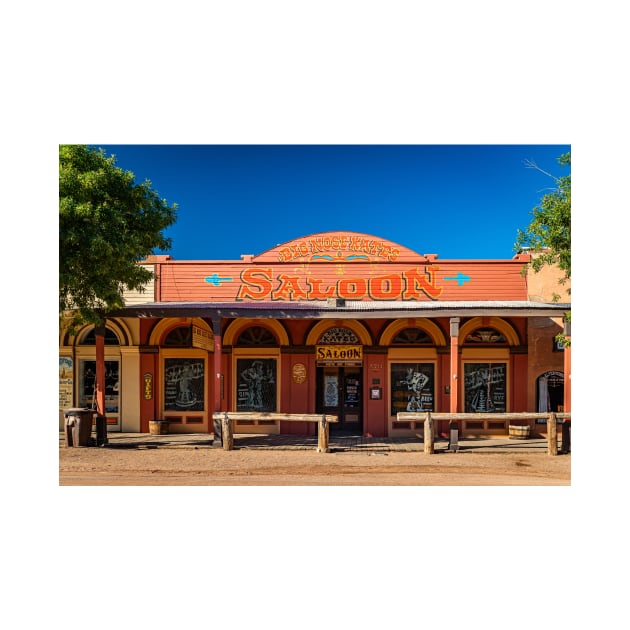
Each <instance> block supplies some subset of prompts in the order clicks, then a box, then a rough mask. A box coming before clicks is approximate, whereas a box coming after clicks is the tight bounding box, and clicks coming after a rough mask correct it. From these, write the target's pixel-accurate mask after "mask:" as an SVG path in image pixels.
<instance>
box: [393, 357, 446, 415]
mask: <svg viewBox="0 0 630 630" xmlns="http://www.w3.org/2000/svg"><path fill="white" fill-rule="evenodd" d="M390 382H391V390H392V398H391V414H392V415H393V416H395V415H396V414H397V413H398V412H399V411H434V410H435V409H434V402H433V401H434V396H435V366H434V365H433V363H392V365H391V381H390Z"/></svg>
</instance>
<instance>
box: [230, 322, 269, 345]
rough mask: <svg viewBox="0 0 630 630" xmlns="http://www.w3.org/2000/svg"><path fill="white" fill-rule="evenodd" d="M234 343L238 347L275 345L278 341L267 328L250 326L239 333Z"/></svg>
mask: <svg viewBox="0 0 630 630" xmlns="http://www.w3.org/2000/svg"><path fill="white" fill-rule="evenodd" d="M236 345H237V346H239V347H251V346H258V347H259V346H277V345H278V341H277V339H276V338H275V336H274V334H273V333H272V332H271V331H270V330H269V329H268V328H265V327H264V326H250V327H249V328H246V329H245V330H244V331H243V332H242V333H241V334H240V335H239V337H238V339H237V340H236Z"/></svg>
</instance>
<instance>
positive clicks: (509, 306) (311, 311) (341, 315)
mask: <svg viewBox="0 0 630 630" xmlns="http://www.w3.org/2000/svg"><path fill="white" fill-rule="evenodd" d="M570 310H571V304H570V303H561V304H560V303H546V302H529V301H514V302H509V301H504V302H503V301H470V302H468V301H466V302H464V301H459V302H455V301H451V302H430V301H427V302H414V301H371V302H368V301H359V300H345V301H344V300H329V301H327V300H317V301H304V302H147V303H145V304H133V305H129V306H127V307H125V308H124V309H121V310H120V311H117V312H116V313H111V315H112V316H118V317H210V318H211V317H222V318H233V317H258V318H263V319H264V318H275V319H313V318H316V319H327V318H329V319H355V318H359V319H380V318H384V317H386V318H398V317H414V316H417V317H429V318H431V317H433V318H435V317H478V316H489V315H493V316H497V317H562V316H563V315H564V313H565V312H567V311H570Z"/></svg>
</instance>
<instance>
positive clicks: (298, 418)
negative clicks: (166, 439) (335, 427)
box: [212, 411, 339, 453]
mask: <svg viewBox="0 0 630 630" xmlns="http://www.w3.org/2000/svg"><path fill="white" fill-rule="evenodd" d="M212 419H213V420H217V421H219V422H221V429H222V431H221V434H222V435H221V441H222V444H223V450H224V451H231V450H234V426H233V423H234V421H235V420H273V421H274V422H277V421H278V420H280V421H282V422H317V452H318V453H330V448H329V446H328V442H329V438H330V427H329V423H330V422H338V421H339V418H338V417H337V416H331V415H326V414H320V413H264V412H253V411H215V412H214V413H213V414H212ZM215 439H216V438H215Z"/></svg>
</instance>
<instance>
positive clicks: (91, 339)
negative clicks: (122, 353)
mask: <svg viewBox="0 0 630 630" xmlns="http://www.w3.org/2000/svg"><path fill="white" fill-rule="evenodd" d="M81 345H83V346H95V345H96V331H95V329H94V328H92V330H90V332H88V333H87V334H86V335H85V337H83V341H82V342H81ZM105 345H106V346H117V345H118V337H116V334H115V333H114V331H113V330H110V329H109V328H106V329H105Z"/></svg>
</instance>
